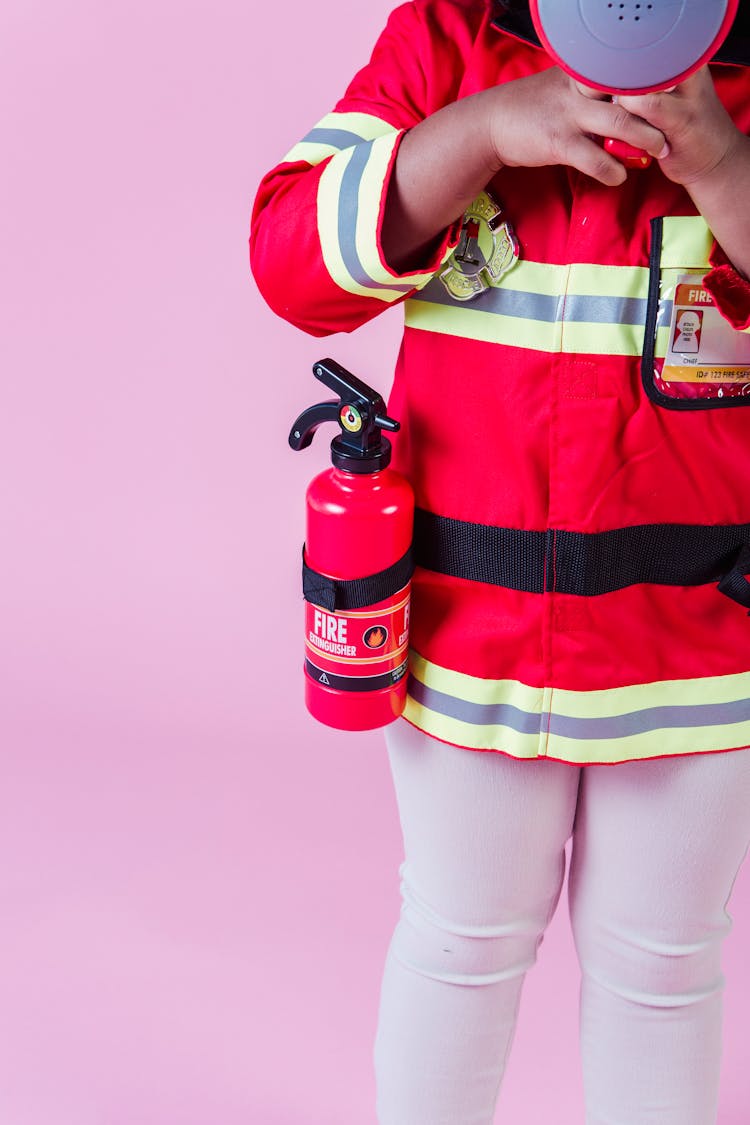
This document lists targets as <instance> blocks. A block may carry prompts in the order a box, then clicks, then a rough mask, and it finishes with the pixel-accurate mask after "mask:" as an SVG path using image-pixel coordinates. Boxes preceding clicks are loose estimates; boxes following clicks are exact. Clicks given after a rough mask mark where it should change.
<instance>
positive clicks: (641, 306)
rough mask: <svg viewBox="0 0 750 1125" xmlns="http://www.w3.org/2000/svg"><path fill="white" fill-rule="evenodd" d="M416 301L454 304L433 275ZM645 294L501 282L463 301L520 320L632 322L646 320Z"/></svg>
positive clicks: (646, 302) (586, 322)
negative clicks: (538, 288)
mask: <svg viewBox="0 0 750 1125" xmlns="http://www.w3.org/2000/svg"><path fill="white" fill-rule="evenodd" d="M414 299H415V300H418V301H429V302H430V303H431V304H435V305H447V306H449V307H450V308H455V307H456V304H457V302H456V301H455V300H454V298H453V297H451V296H450V294H449V293H448V292H447V291H446V289H445V286H444V285H443V283H442V282H441V281H440V280H439V278H433V279H432V281H430V283H429V284H428V285H426V286H425V287H424V289H422V291H421V292H420V294H419V296H418V297H415V298H414ZM647 305H648V299H647V298H646V297H597V296H594V295H591V296H589V295H586V296H581V295H576V294H567V295H559V296H549V295H547V294H543V293H530V292H527V291H525V290H519V289H505V288H503V286H502V285H500V286H498V287H497V288H495V287H491V288H489V289H486V290H485V291H484V293H481V294H480V295H479V296H478V297H475V298H473V299H472V300H471V301H467V302H466V307H467V308H470V309H472V310H477V311H478V312H486V313H499V314H501V315H502V316H514V317H520V318H522V319H523V320H537V321H543V322H545V323H547V324H555V323H557V322H558V321H568V322H569V323H574V322H581V323H583V324H635V325H641V324H645V322H646V307H647Z"/></svg>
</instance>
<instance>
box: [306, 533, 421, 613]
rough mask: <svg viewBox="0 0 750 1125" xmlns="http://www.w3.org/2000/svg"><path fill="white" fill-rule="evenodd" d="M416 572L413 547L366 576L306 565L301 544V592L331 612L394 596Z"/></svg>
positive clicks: (361, 606) (359, 606)
mask: <svg viewBox="0 0 750 1125" xmlns="http://www.w3.org/2000/svg"><path fill="white" fill-rule="evenodd" d="M413 573H414V558H413V555H412V549H411V547H410V548H409V549H408V551H407V552H406V554H405V555H402V556H401V558H400V559H399V560H398V562H395V563H393V565H392V566H389V567H386V569H385V570H380V571H378V573H377V574H368V575H367V576H366V577H364V578H351V579H343V578H329V577H328V576H327V575H325V574H319V573H318V571H317V570H313V569H312V567H310V566H308V565H307V559H306V557H305V549H304V547H303V548H302V593H303V595H304V598H305V601H308V602H312V603H313V605H319V606H320V607H321V609H325V610H327V611H328V613H336V612H337V611H344V610H348V609H364V608H365V606H368V605H377V603H378V602H382V601H385V599H386V598H392V597H393V595H394V594H397V593H398V592H399V590H403V588H404V586H405V585H406V583H407V582H408V581H409V579H410V578H411V576H412V574H413Z"/></svg>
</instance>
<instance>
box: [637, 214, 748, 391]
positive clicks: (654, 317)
mask: <svg viewBox="0 0 750 1125" xmlns="http://www.w3.org/2000/svg"><path fill="white" fill-rule="evenodd" d="M712 245H713V237H712V235H711V232H710V230H709V229H708V226H707V225H706V223H705V221H704V219H702V218H701V216H700V215H688V216H683V217H679V218H677V217H665V218H658V219H654V220H653V221H652V223H651V253H650V261H649V291H648V304H647V312H646V328H645V334H644V347H643V356H642V361H641V373H642V379H643V386H644V389H645V391H646V394H647V395H648V397H649V398H650V399H651V401H652V402H655V403H656V404H657V405H658V406H663V407H666V408H668V409H670V410H711V409H716V408H720V409H722V408H723V409H726V408H727V407H734V406H750V335H748V334H746V333H742V332H738V331H736V330H735V329H734V328H732V326H731V325H730V324H729V323H728V322H727V321H726V320H725V319H724V317H723V316H722V315H721V313H720V312H719V310H718V309H717V308H716V306H715V304H714V302H713V299H712V297H711V295H710V294H709V293H708V292H707V291H706V290H705V289H704V288H703V284H702V282H703V278H704V276H705V275H706V273H707V272H708V271H709V269H710V268H711V266H710V262H709V255H710V253H711V247H712Z"/></svg>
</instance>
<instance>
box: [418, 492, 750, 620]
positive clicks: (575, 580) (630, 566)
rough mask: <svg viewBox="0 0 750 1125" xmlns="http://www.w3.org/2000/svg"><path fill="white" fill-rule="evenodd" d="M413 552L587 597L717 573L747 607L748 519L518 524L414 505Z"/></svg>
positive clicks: (477, 576) (696, 582)
mask: <svg viewBox="0 0 750 1125" xmlns="http://www.w3.org/2000/svg"><path fill="white" fill-rule="evenodd" d="M414 560H415V562H416V563H417V565H418V566H422V567H426V568H427V569H428V570H435V571H438V572H439V573H440V574H448V575H451V576H452V577H454V578H465V579H468V580H469V581H472V582H488V583H490V584H491V585H494V586H506V587H508V588H509V589H511V590H523V591H526V592H528V593H531V594H543V593H546V592H553V591H554V592H557V593H561V594H580V595H583V596H587V597H590V596H592V595H595V594H607V593H610V592H611V591H613V590H621V589H623V587H625V586H635V585H638V584H640V583H643V582H648V583H655V584H657V585H662V586H700V585H703V584H704V583H706V582H717V581H718V583H719V589H720V590H721V592H722V593H724V594H726V595H727V596H728V597H730V598H733V599H734V601H737V602H739V603H740V604H741V605H744V606H745V607H746V608H749V609H750V583H749V582H748V580H747V577H746V576H747V575H748V574H750V523H741V524H730V525H708V526H704V525H702V524H671V523H651V524H639V525H638V526H635V527H618V528H615V529H614V530H612V531H598V532H580V531H558V530H555V529H550V530H548V531H519V530H517V529H515V528H508V527H493V526H489V525H486V524H478V523H467V522H466V521H464V520H455V519H448V518H447V517H445V516H436V515H435V514H434V513H433V512H426V511H424V510H423V509H420V508H418V509H417V511H416V513H415V520H414Z"/></svg>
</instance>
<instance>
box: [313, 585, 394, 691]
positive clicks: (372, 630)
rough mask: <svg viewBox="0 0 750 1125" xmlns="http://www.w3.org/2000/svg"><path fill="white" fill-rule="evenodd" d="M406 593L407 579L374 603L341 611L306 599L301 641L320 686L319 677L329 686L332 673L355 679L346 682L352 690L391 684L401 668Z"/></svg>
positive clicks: (332, 682) (332, 681) (332, 677)
mask: <svg viewBox="0 0 750 1125" xmlns="http://www.w3.org/2000/svg"><path fill="white" fill-rule="evenodd" d="M410 592H411V583H407V585H406V586H404V587H403V589H401V590H399V592H398V593H397V594H394V596H393V597H392V598H388V599H387V600H386V601H383V602H380V603H379V604H378V605H377V606H371V607H368V608H367V609H361V610H351V611H347V612H344V613H329V612H328V611H327V610H325V609H322V608H321V607H320V606H318V605H315V604H314V603H312V602H306V603H305V632H306V636H305V641H306V646H307V660H308V671H309V672H310V674H311V675H313V676H314V678H315V679H316V680H318V682H319V683H323V684H325V683H326V680H324V679H322V676H323V675H325V676H327V678H328V681H329V682H330V683H331V685H332V686H333V685H334V677H335V678H336V679H340V678H342V677H345V678H346V679H347V681H358V682H356V683H354V682H352V683H351V690H354V691H368V690H374V689H375V688H379V687H384V686H388V685H390V684H394V683H397V682H398V680H399V679H401V678H402V677H403V675H404V674H405V672H406V654H407V651H408V648H409V603H410ZM396 673H398V676H397V678H396V679H394V678H393V677H394V674H396ZM367 681H369V683H368V682H367ZM376 681H377V682H376ZM381 681H382V682H381ZM344 690H345V689H344Z"/></svg>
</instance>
